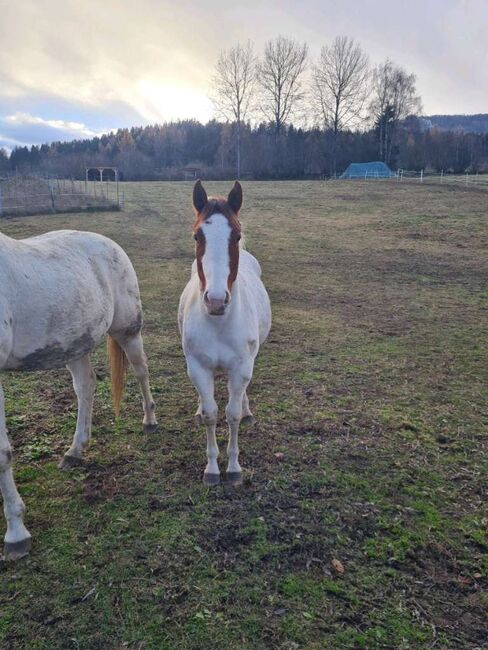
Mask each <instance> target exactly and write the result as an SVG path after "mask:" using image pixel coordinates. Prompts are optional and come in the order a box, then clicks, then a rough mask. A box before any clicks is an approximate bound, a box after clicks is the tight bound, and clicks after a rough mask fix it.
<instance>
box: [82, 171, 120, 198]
mask: <svg viewBox="0 0 488 650" xmlns="http://www.w3.org/2000/svg"><path fill="white" fill-rule="evenodd" d="M94 172H95V173H96V175H97V176H98V179H97V178H89V177H90V176H93V175H94V174H93V173H94ZM109 172H111V174H110V175H111V176H112V178H109ZM104 176H105V177H104ZM119 176H120V174H119V168H118V167H110V166H104V165H94V166H93V167H85V191H86V192H88V181H90V180H93V189H94V192H95V195H96V185H95V183H97V182H98V183H100V185H102V183H103V182H104V181H105V182H106V183H107V186H106V196H107V198H108V195H109V186H108V183H109V181H110V182H114V183H115V187H116V194H117V205H119V206H120V195H119ZM102 194H103V186H102Z"/></svg>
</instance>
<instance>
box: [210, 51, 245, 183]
mask: <svg viewBox="0 0 488 650" xmlns="http://www.w3.org/2000/svg"><path fill="white" fill-rule="evenodd" d="M255 79H256V59H255V57H254V53H253V46H252V43H251V41H247V43H246V44H244V45H241V44H237V45H235V46H234V47H231V48H230V49H229V50H224V51H222V52H221V53H220V56H219V59H218V61H217V64H216V66H215V74H214V76H213V79H212V82H213V95H212V99H213V102H214V105H215V108H216V110H217V112H218V113H219V115H221V116H222V117H224V118H225V119H227V120H229V121H231V122H235V123H236V152H237V153H236V157H237V161H236V166H237V178H240V175H241V125H242V122H244V121H245V120H246V117H248V114H249V112H250V110H251V109H252V99H253V88H254V83H255Z"/></svg>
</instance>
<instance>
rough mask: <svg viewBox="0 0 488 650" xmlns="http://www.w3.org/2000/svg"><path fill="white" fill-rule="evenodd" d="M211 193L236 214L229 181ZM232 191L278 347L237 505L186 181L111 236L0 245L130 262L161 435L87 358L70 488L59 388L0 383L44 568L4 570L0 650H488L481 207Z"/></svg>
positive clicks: (486, 225) (18, 378)
mask: <svg viewBox="0 0 488 650" xmlns="http://www.w3.org/2000/svg"><path fill="white" fill-rule="evenodd" d="M206 187H207V190H209V191H210V193H225V194H227V192H228V191H229V189H230V187H231V183H210V182H209V183H207V184H206ZM243 188H244V206H243V210H242V213H241V218H242V225H243V231H244V233H245V236H246V243H247V248H248V249H249V250H250V251H251V252H252V253H253V254H255V255H256V256H257V258H258V259H259V260H260V262H261V265H262V267H263V278H264V281H265V284H266V286H267V288H268V290H269V293H270V297H271V302H272V308H273V327H272V330H271V334H270V337H269V340H268V341H267V343H266V344H265V345H264V346H263V348H262V350H261V353H260V356H259V357H258V361H257V365H256V368H255V371H254V378H253V382H252V384H251V387H250V391H249V397H250V402H251V408H252V410H253V412H254V415H255V416H256V419H257V422H256V423H255V424H253V425H251V426H249V427H248V428H244V427H243V428H242V429H241V433H240V447H241V464H242V465H243V468H244V471H245V480H244V485H243V486H241V487H240V488H237V489H236V488H231V487H228V486H226V485H225V484H223V485H221V486H219V487H217V488H215V489H208V488H206V487H205V486H204V485H203V484H202V482H201V478H202V472H203V469H204V467H205V462H206V460H205V433H204V429H203V428H199V429H197V428H196V427H195V424H194V420H193V414H194V412H195V410H196V406H197V397H196V393H195V391H194V388H193V386H192V385H191V382H190V381H189V379H188V377H187V376H186V371H185V364H184V357H183V354H182V352H181V349H180V342H179V337H178V333H177V326H176V310H177V304H178V298H179V295H180V292H181V290H182V289H183V287H184V285H185V283H186V281H187V279H188V276H189V269H190V265H191V262H192V260H193V251H194V241H193V239H192V234H191V225H192V221H193V213H192V209H191V190H192V184H191V183H133V184H124V190H125V211H124V212H120V213H103V214H102V213H100V214H98V213H90V214H70V215H45V216H37V217H35V216H34V217H25V218H17V219H12V220H3V221H1V222H0V227H1V229H2V231H3V232H4V233H5V234H7V235H9V236H13V237H26V236H30V235H34V234H40V233H42V232H45V231H47V230H53V229H58V228H75V229H86V230H93V231H96V232H100V233H102V234H104V235H107V236H109V237H111V238H113V239H115V240H116V241H117V242H118V243H119V244H121V245H122V246H123V247H124V248H125V250H126V251H127V253H128V254H129V256H130V257H131V259H132V261H133V263H134V266H135V268H136V271H137V272H138V276H139V281H140V285H141V291H142V300H143V307H144V315H145V327H144V332H143V333H144V337H145V348H146V352H147V355H148V360H149V367H150V372H151V385H152V388H153V390H154V398H155V400H156V405H157V416H158V420H159V423H160V428H159V431H158V432H157V433H155V434H150V435H145V434H143V433H142V430H141V424H140V420H141V406H140V395H139V390H138V387H137V385H136V380H135V378H134V376H133V375H130V377H129V382H128V387H127V391H126V398H125V403H124V407H123V410H122V414H121V417H120V418H119V419H117V420H115V419H114V415H113V411H112V408H111V403H110V390H109V377H108V373H107V364H106V358H105V350H104V348H103V347H101V348H99V349H98V350H97V352H96V354H95V355H94V365H95V369H96V372H97V378H98V384H97V395H96V401H95V409H94V420H93V429H94V432H93V439H92V444H91V446H90V448H89V450H88V453H87V457H86V462H85V465H84V466H83V467H81V468H79V469H75V470H73V471H72V472H71V473H63V472H61V471H59V470H58V469H57V463H58V461H59V459H60V458H61V456H62V454H63V453H64V451H65V449H66V448H67V447H68V446H69V444H70V443H71V438H72V435H73V431H74V427H75V419H76V410H75V409H76V401H75V397H74V393H73V390H72V388H71V384H70V378H69V374H68V372H67V371H52V372H44V373H30V374H29V373H19V374H14V373H9V374H8V373H6V374H5V375H4V377H3V384H4V390H5V394H6V409H7V426H8V429H9V435H10V438H11V441H12V444H13V447H14V463H15V465H14V469H15V476H16V478H17V485H18V487H19V491H20V493H21V495H22V497H23V498H24V500H25V502H26V505H27V514H26V524H27V527H28V528H29V530H30V531H31V533H32V534H33V549H32V554H31V555H30V556H29V557H28V558H26V559H24V560H21V561H20V562H18V563H16V564H9V563H1V564H0V573H1V583H0V647H2V648H6V649H14V648H15V649H24V648H29V649H41V648H42V649H44V648H45V649H48V648H49V650H52V649H55V648H63V649H65V648H66V649H67V648H73V649H80V650H95V649H100V650H102V649H103V650H106V649H108V648H114V649H115V648H130V649H134V650H135V649H141V650H142V649H157V650H160V649H167V650H174V649H176V648H181V649H188V650H205V649H207V648H208V649H212V650H217V649H218V650H221V649H222V650H225V649H231V648H232V649H239V650H240V649H246V650H251V649H273V650H274V649H277V648H280V649H283V650H295V649H299V648H300V649H301V648H306V649H310V650H312V649H314V650H319V649H323V648H334V649H339V650H343V649H346V648H395V649H396V648H405V649H406V648H431V647H432V648H436V649H437V650H439V649H441V648H450V649H451V648H452V649H456V650H459V649H460V648H472V649H474V648H481V647H486V644H487V643H488V636H487V633H486V629H487V619H486V611H487V609H488V598H487V596H486V592H483V585H485V586H486V580H487V571H488V564H487V556H486V551H487V543H486V536H485V533H486V524H487V516H488V515H487V513H486V510H485V511H483V501H484V499H486V492H485V490H486V475H487V464H486V455H484V454H486V431H487V429H488V412H487V407H488V403H487V402H488V400H487V394H486V384H487V379H488V353H487V347H486V340H487V334H488V311H487V298H488V291H487V280H488V259H487V254H486V250H487V244H488V193H487V192H486V191H483V190H471V191H465V190H464V188H460V187H459V188H458V187H448V186H442V187H441V186H438V187H433V186H427V185H425V186H421V185H407V184H404V185H400V184H396V183H389V182H382V181H378V182H366V183H363V182H343V183H321V182H315V183H312V182H310V183H308V182H280V183H260V182H253V183H251V182H245V183H244V184H243ZM224 389H225V385H224V384H223V382H222V381H221V382H220V384H219V383H217V401H218V402H219V408H220V416H221V417H220V421H219V425H218V433H219V437H218V440H219V445H220V449H221V457H222V458H223V457H225V454H224V452H225V441H226V437H227V434H226V424H225V418H224V412H223V407H224V405H225V402H224V400H223V396H224V395H225V394H226V391H225V390H224ZM485 503H486V501H485Z"/></svg>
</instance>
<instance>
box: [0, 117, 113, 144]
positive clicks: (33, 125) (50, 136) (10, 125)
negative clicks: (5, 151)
mask: <svg viewBox="0 0 488 650" xmlns="http://www.w3.org/2000/svg"><path fill="white" fill-rule="evenodd" d="M108 130H109V129H102V130H100V131H95V130H93V129H90V128H88V127H87V126H86V125H85V124H83V123H82V122H74V121H69V120H45V119H43V118H42V117H37V116H35V115H31V114H29V113H20V112H19V113H14V114H12V115H6V116H4V117H1V118H0V146H5V147H9V148H11V147H12V146H20V145H25V144H44V143H46V142H52V141H54V140H62V141H66V140H75V139H83V138H93V137H94V136H97V135H101V134H102V133H104V132H107V131H108Z"/></svg>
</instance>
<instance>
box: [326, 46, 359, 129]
mask: <svg viewBox="0 0 488 650" xmlns="http://www.w3.org/2000/svg"><path fill="white" fill-rule="evenodd" d="M368 74H369V72H368V57H367V56H366V54H364V52H363V51H362V49H361V47H360V46H359V45H358V44H357V43H356V42H355V41H354V40H353V39H351V38H348V37H347V36H340V37H337V38H335V39H334V41H333V43H332V45H331V46H324V47H323V48H322V50H321V52H320V59H319V62H318V63H317V64H316V65H314V66H313V91H314V96H315V99H316V103H317V112H318V113H319V115H320V117H321V121H322V122H323V124H324V126H325V127H326V128H329V129H332V130H333V132H334V133H338V132H339V131H342V130H343V129H345V128H347V127H348V126H351V125H352V124H353V123H354V122H355V121H356V120H357V119H358V118H359V117H360V116H361V111H362V109H363V107H364V103H365V101H366V92H367V88H366V82H367V80H368Z"/></svg>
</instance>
